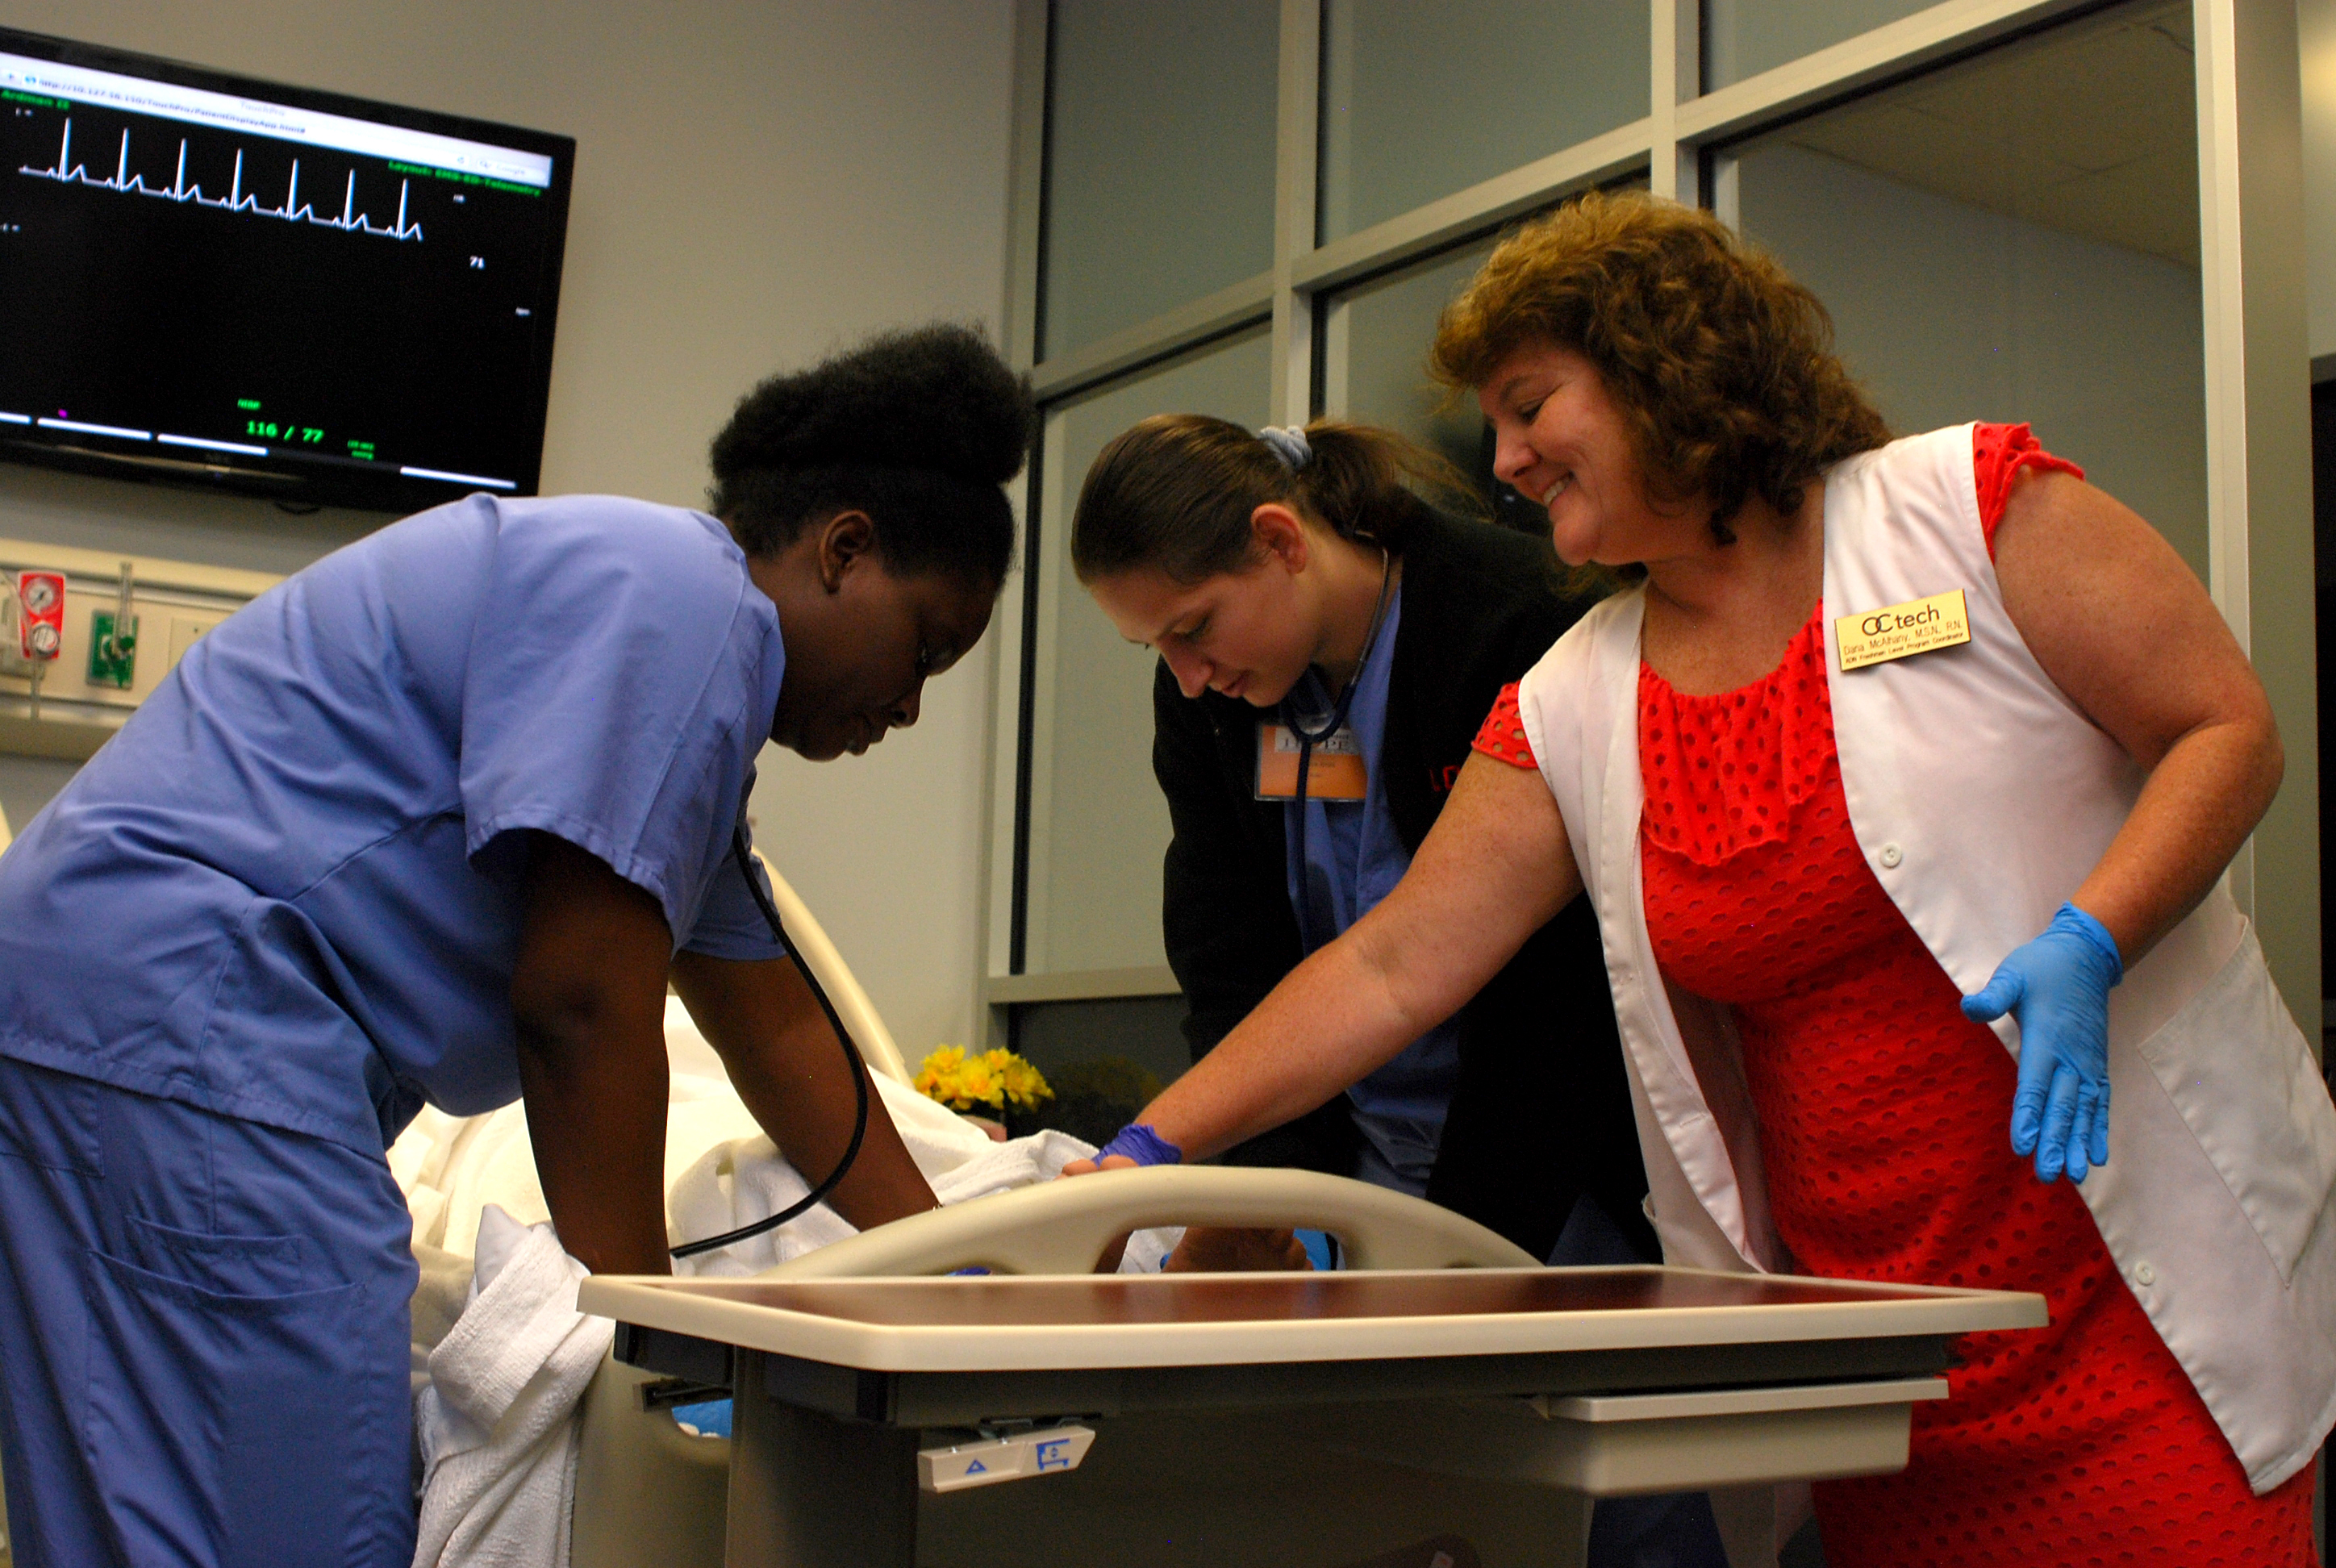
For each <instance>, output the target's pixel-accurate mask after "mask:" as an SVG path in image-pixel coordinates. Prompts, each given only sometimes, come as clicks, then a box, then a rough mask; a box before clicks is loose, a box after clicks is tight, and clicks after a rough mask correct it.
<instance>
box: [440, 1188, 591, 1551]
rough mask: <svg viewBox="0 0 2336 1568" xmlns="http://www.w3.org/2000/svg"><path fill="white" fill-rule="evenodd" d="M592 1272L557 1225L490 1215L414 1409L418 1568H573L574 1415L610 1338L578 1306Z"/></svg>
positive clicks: (482, 1222) (495, 1211)
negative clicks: (464, 1292)
mask: <svg viewBox="0 0 2336 1568" xmlns="http://www.w3.org/2000/svg"><path fill="white" fill-rule="evenodd" d="M586 1272H587V1271H586V1270H585V1268H584V1266H583V1265H582V1264H581V1263H579V1262H577V1261H575V1260H574V1259H572V1258H570V1257H569V1256H568V1254H567V1253H566V1252H564V1251H561V1250H560V1242H559V1240H558V1238H556V1237H555V1236H554V1235H553V1234H552V1232H551V1227H550V1225H549V1224H539V1225H527V1226H522V1225H521V1224H520V1223H519V1222H518V1221H516V1220H513V1219H512V1218H511V1216H510V1215H508V1214H506V1213H503V1211H502V1210H501V1208H499V1207H496V1206H494V1205H492V1204H490V1205H489V1206H488V1207H487V1208H486V1209H485V1210H484V1211H483V1212H482V1213H481V1215H480V1217H479V1229H478V1255H477V1267H476V1270H475V1271H474V1272H473V1273H472V1281H471V1300H470V1302H469V1304H468V1305H467V1306H466V1307H465V1308H464V1309H463V1311H462V1317H461V1318H460V1319H459V1320H457V1321H456V1322H455V1324H454V1326H453V1329H450V1330H449V1331H448V1332H447V1334H446V1337H445V1338H444V1339H442V1340H440V1341H439V1344H438V1347H437V1349H434V1350H433V1351H432V1352H431V1353H430V1383H429V1386H428V1387H427V1388H424V1389H423V1391H422V1394H421V1397H420V1398H418V1399H417V1400H416V1401H415V1407H414V1418H415V1426H416V1433H415V1436H416V1437H417V1438H418V1439H419V1441H420V1444H421V1449H422V1460H423V1483H422V1519H421V1529H420V1533H419V1534H418V1535H417V1537H416V1540H415V1543H414V1568H455V1565H457V1564H459V1565H461V1568H566V1565H567V1563H568V1546H569V1512H570V1509H571V1507H572V1505H573V1503H574V1501H575V1492H576V1423H575V1420H574V1419H573V1417H574V1415H575V1412H576V1407H577V1405H578V1402H579V1400H581V1399H582V1398H583V1397H584V1390H585V1388H587V1387H588V1386H589V1384H590V1383H591V1381H592V1376H593V1374H594V1373H595V1372H597V1371H599V1368H600V1359H601V1358H602V1357H603V1356H605V1355H606V1354H607V1353H608V1341H609V1339H610V1336H611V1332H612V1329H613V1326H612V1325H611V1324H610V1323H609V1321H608V1319H606V1318H589V1317H586V1316H584V1315H583V1314H582V1313H579V1311H577V1310H576V1286H577V1282H578V1281H580V1280H582V1279H583V1278H584V1277H585V1274H586Z"/></svg>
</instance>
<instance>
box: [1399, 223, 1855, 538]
mask: <svg viewBox="0 0 2336 1568" xmlns="http://www.w3.org/2000/svg"><path fill="white" fill-rule="evenodd" d="M1532 346H1554V347H1557V348H1562V349H1565V350H1569V351H1571V352H1572V353H1575V354H1579V355H1582V357H1583V358H1584V359H1587V360H1588V361H1590V363H1591V365H1593V366H1594V367H1595V368H1596V369H1597V371H1598V375H1599V377H1600V379H1601V381H1602V382H1604V384H1605V388H1606V392H1607V394H1608V395H1609V396H1610V397H1611V399H1612V400H1613V402H1614V404H1615V405H1616V407H1617V408H1619V409H1620V410H1621V413H1622V415H1623V418H1624V420H1625V421H1626V423H1627V425H1628V428H1629V433H1630V445H1631V450H1632V453H1633V455H1634V456H1635V457H1636V458H1637V459H1638V463H1639V467H1640V472H1641V473H1642V474H1643V476H1644V479H1645V482H1646V485H1647V489H1648V492H1649V498H1650V500H1653V501H1656V502H1662V503H1667V504H1677V503H1679V502H1686V501H1689V500H1694V499H1697V498H1701V499H1704V500H1708V502H1711V504H1712V513H1711V527H1712V532H1713V533H1714V534H1715V535H1716V536H1717V537H1718V539H1719V540H1720V541H1722V542H1723V543H1724V542H1728V541H1732V540H1733V539H1734V538H1735V537H1736V536H1735V534H1734V533H1733V532H1732V531H1730V529H1729V527H1728V524H1729V522H1730V521H1732V520H1733V519H1734V518H1735V516H1736V514H1737V512H1738V511H1741V510H1742V509H1743V506H1744V503H1745V502H1747V501H1748V500H1750V499H1751V498H1752V497H1754V496H1757V497H1758V498H1760V499H1761V500H1762V501H1764V502H1767V503H1768V504H1769V505H1770V506H1772V507H1774V508H1776V510H1777V511H1780V512H1784V513H1786V514H1790V513H1792V512H1794V511H1797V510H1798V509H1799V508H1800V505H1801V502H1802V501H1803V499H1804V496H1805V493H1806V487H1807V486H1808V485H1810V484H1811V483H1813V482H1816V481H1817V480H1818V479H1819V478H1820V477H1821V476H1822V475H1823V474H1824V472H1825V470H1826V469H1828V468H1830V467H1832V466H1833V465H1834V464H1835V463H1838V462H1840V461H1841V460H1842V459H1843V458H1845V457H1849V456H1851V455H1853V454H1854V453H1860V452H1866V451H1870V450H1872V449H1873V448H1874V447H1877V446H1881V445H1883V443H1886V442H1888V441H1889V439H1890V427H1889V426H1888V424H1885V423H1884V422H1883V418H1882V415H1881V414H1879V413H1878V412H1877V411H1876V410H1875V409H1874V405H1873V404H1871V403H1869V402H1868V401H1867V400H1866V397H1865V394H1864V391H1863V390H1862V389H1861V388H1860V387H1859V386H1858V385H1857V383H1856V382H1855V381H1854V379H1852V377H1851V376H1850V374H1849V371H1848V369H1847V367H1846V366H1844V365H1843V364H1842V362H1841V360H1840V359H1839V358H1838V357H1837V356H1836V355H1835V353H1834V351H1833V320H1832V317H1829V316H1827V315H1826V313H1825V307H1824V306H1823V305H1821V304H1819V303H1818V302H1817V297H1816V296H1815V295H1814V294H1812V293H1810V292H1809V291H1808V290H1807V289H1806V287H1802V286H1801V285H1800V284H1798V283H1796V282H1795V281H1793V279H1792V278H1790V277H1789V276H1788V275H1787V274H1786V271H1785V269H1784V268H1782V267H1780V266H1778V265H1777V263H1776V259H1775V258H1772V257H1770V256H1769V255H1767V253H1766V252H1765V251H1762V250H1761V249H1759V248H1757V247H1756V246H1754V245H1752V244H1751V243H1749V242H1748V241H1747V240H1745V239H1741V238H1739V237H1738V236H1737V235H1736V234H1734V233H1732V232H1731V231H1730V230H1729V229H1728V227H1727V226H1726V225H1725V224H1723V223H1721V222H1720V221H1719V220H1718V219H1717V218H1714V217H1713V216H1712V215H1711V214H1710V213H1708V212H1704V211H1700V210H1698V209H1695V208H1691V207H1683V206H1681V205H1679V203H1678V202H1676V201H1670V200H1663V199H1661V198H1659V197H1653V196H1649V195H1645V194H1643V193H1640V192H1637V191H1625V192H1621V193H1617V194H1608V193H1605V192H1601V191H1592V192H1591V193H1590V194H1589V195H1587V196H1584V197H1582V199H1581V200H1577V201H1574V202H1572V203H1571V204H1569V205H1567V206H1565V207H1562V208H1560V209H1558V210H1556V211H1555V212H1552V213H1549V214H1547V215H1545V216H1543V217H1541V218H1538V219H1533V221H1532V222H1530V223H1528V224H1526V225H1525V226H1524V227H1523V228H1522V229H1518V230H1517V231H1516V232H1515V233H1514V234H1513V235H1511V236H1510V237H1509V238H1508V239H1504V240H1503V241H1502V242H1501V244H1500V245H1499V246H1498V247H1497V248H1495V249H1494V251H1493V254H1492V255H1491V257H1490V258H1487V259H1486V260H1485V263H1484V270H1483V271H1481V272H1479V273H1478V274H1477V275H1476V278H1475V281H1474V282H1472V283H1471V284H1469V286H1468V287H1467V289H1466V290H1465V292H1464V293H1462V294H1461V295H1460V297H1458V298H1456V299H1455V300H1454V301H1453V302H1452V303H1451V304H1450V305H1449V306H1447V307H1445V310H1444V314H1443V317H1442V318H1441V319H1440V320H1439V321H1438V322H1437V324H1436V346H1435V348H1434V350H1433V351H1432V354H1431V356H1430V361H1429V363H1430V368H1431V369H1432V371H1433V372H1434V374H1435V375H1436V379H1437V380H1439V381H1441V382H1443V383H1444V384H1445V385H1446V386H1449V387H1452V388H1454V389H1455V390H1466V389H1470V388H1475V387H1481V386H1483V385H1484V384H1485V383H1486V382H1487V381H1489V380H1490V379H1491V378H1492V376H1493V375H1494V372H1495V371H1496V370H1497V369H1498V368H1499V367H1500V365H1501V364H1502V362H1504V360H1506V359H1507V358H1508V357H1509V356H1510V355H1513V354H1514V353H1515V352H1517V351H1518V350H1519V349H1521V348H1527V347H1532Z"/></svg>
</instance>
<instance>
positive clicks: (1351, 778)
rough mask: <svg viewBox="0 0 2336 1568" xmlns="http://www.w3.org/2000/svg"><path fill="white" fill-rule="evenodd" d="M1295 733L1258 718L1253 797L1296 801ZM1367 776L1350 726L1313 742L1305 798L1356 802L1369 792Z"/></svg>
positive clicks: (1299, 743) (1284, 725) (1297, 743)
mask: <svg viewBox="0 0 2336 1568" xmlns="http://www.w3.org/2000/svg"><path fill="white" fill-rule="evenodd" d="M1302 744H1303V743H1301V742H1300V741H1299V738H1298V732H1297V731H1295V730H1293V729H1291V728H1290V726H1288V725H1286V724H1276V723H1274V722H1273V721H1272V720H1271V719H1260V721H1259V722H1258V726H1257V798H1258V799H1260V800H1261V801H1289V800H1296V799H1297V798H1298V752H1299V746H1300V745H1302ZM1370 783H1371V781H1370V774H1369V772H1368V770H1367V769H1366V768H1365V767H1364V766H1363V748H1362V743H1360V742H1359V741H1358V740H1356V739H1355V731H1354V727H1353V726H1351V725H1350V726H1344V727H1342V728H1340V729H1339V730H1338V732H1337V733H1336V734H1334V735H1330V736H1329V737H1328V738H1326V739H1323V740H1318V741H1316V742H1315V743H1314V755H1313V756H1312V757H1311V758H1310V759H1309V761H1308V762H1307V764H1306V798H1307V799H1308V800H1310V801H1358V800H1361V799H1362V798H1363V797H1364V796H1365V795H1367V794H1369V793H1370Z"/></svg>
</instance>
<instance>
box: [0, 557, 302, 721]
mask: <svg viewBox="0 0 2336 1568" xmlns="http://www.w3.org/2000/svg"><path fill="white" fill-rule="evenodd" d="M279 580H281V579H278V578H277V577H274V576H272V575H270V574H268V573H266V572H257V571H242V570H235V569H233V568H228V567H215V566H204V565H201V564H200V563H197V562H193V561H175V560H157V559H154V558H152V557H146V556H122V555H116V554H112V553H111V552H106V551H100V550H81V549H74V548H68V547H64V546H59V545H46V544H35V543H33V542H31V541H24V540H15V539H5V538H0V753H11V754H15V755H31V756H52V757H63V758H66V759H70V760H73V761H79V760H82V759H84V758H87V757H89V756H91V755H94V754H95V753H96V751H97V748H98V747H99V746H101V745H103V744H104V743H105V741H106V738H107V737H108V736H110V735H112V733H113V732H114V731H115V730H117V729H120V728H121V727H122V723H123V721H125V720H126V719H128V718H129V716H130V715H131V713H132V712H134V711H135V710H136V708H137V706H138V705H139V704H140V703H141V702H143V701H144V700H145V699H146V697H147V696H149V695H150V694H151V692H152V691H153V690H154V689H155V688H156V687H159V686H160V685H161V683H162V681H163V680H164V679H165V678H166V677H168V676H169V675H170V671H171V670H172V669H173V668H175V667H177V665H178V662H179V660H180V658H182V657H185V656H186V652H187V650H188V649H189V648H192V647H193V646H194V644H195V643H196V641H197V640H198V639H199V638H201V637H202V636H203V634H204V633H206V632H208V631H209V630H210V629H211V628H213V627H215V626H217V625H219V622H221V621H223V620H225V619H226V618H228V617H229V616H231V615H233V614H234V613H235V612H236V611H237V610H238V609H242V608H243V606H244V605H246V604H248V602H250V601H251V599H254V598H256V597H257V596H258V595H259V594H261V593H264V592H265V591H267V590H268V589H269V588H271V587H273V586H275V584H276V583H277V582H278V581H279Z"/></svg>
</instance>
